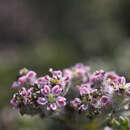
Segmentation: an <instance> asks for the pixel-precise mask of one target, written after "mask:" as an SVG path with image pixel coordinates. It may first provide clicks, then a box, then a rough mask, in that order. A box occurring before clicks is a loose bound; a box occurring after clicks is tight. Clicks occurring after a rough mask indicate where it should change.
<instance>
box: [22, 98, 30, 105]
mask: <svg viewBox="0 0 130 130" xmlns="http://www.w3.org/2000/svg"><path fill="white" fill-rule="evenodd" d="M23 102H24V104H25V105H26V104H29V103H30V99H29V98H27V97H26V98H24V101H23Z"/></svg>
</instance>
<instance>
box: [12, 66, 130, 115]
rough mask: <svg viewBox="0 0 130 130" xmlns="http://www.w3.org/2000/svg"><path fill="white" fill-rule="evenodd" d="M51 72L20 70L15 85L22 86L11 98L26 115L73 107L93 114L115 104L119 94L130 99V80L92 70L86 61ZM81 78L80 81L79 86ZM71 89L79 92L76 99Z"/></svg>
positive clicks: (14, 86) (87, 113) (15, 86)
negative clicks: (39, 73) (86, 64)
mask: <svg viewBox="0 0 130 130" xmlns="http://www.w3.org/2000/svg"><path fill="white" fill-rule="evenodd" d="M49 72H50V75H45V76H43V77H37V74H36V73H35V72H34V71H29V70H27V69H25V68H24V69H22V70H20V72H19V74H20V76H19V78H18V80H17V81H15V82H14V83H13V85H12V87H13V88H17V89H18V92H17V93H15V94H14V95H13V98H12V99H11V104H13V106H14V108H15V109H18V110H20V112H21V113H23V114H36V113H39V114H40V113H46V112H49V111H52V112H53V113H55V112H60V111H62V110H66V112H67V110H68V109H66V108H67V107H69V108H72V109H73V111H78V112H79V113H80V112H81V113H85V114H84V115H85V116H86V117H90V116H94V115H97V114H100V113H102V112H103V111H105V110H106V109H107V108H108V107H109V106H112V105H113V104H114V103H115V102H116V101H115V100H114V97H115V95H117V96H120V97H124V98H128V99H129V98H130V83H126V79H125V77H122V76H119V75H117V74H116V73H114V72H105V71H103V70H97V71H95V72H93V73H90V67H89V66H85V65H83V64H76V65H75V66H74V67H71V68H68V69H64V70H63V72H62V71H60V70H56V71H54V70H53V69H49ZM73 79H75V80H73ZM78 80H80V82H79V83H77V84H76V85H75V83H74V82H75V81H78ZM69 88H73V89H75V90H76V92H77V93H78V94H77V93H76V94H75V97H74V98H73V99H72V98H70V97H68V95H67V94H68V92H70V91H72V90H73V89H69ZM72 93H73V91H72ZM30 112H31V113H30Z"/></svg>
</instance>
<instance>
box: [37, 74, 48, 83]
mask: <svg viewBox="0 0 130 130" xmlns="http://www.w3.org/2000/svg"><path fill="white" fill-rule="evenodd" d="M49 80H50V77H49V76H48V75H46V76H44V77H40V78H38V79H37V83H38V84H40V85H48V84H49Z"/></svg>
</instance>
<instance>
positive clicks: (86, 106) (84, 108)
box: [79, 104, 88, 111]
mask: <svg viewBox="0 0 130 130" xmlns="http://www.w3.org/2000/svg"><path fill="white" fill-rule="evenodd" d="M87 109H88V105H85V104H82V105H81V106H80V108H79V110H81V111H86V110H87Z"/></svg>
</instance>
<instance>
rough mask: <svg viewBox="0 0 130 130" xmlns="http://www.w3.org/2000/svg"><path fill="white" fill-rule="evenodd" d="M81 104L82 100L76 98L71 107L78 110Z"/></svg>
mask: <svg viewBox="0 0 130 130" xmlns="http://www.w3.org/2000/svg"><path fill="white" fill-rule="evenodd" d="M80 104H81V100H80V99H79V98H75V99H74V100H73V101H71V105H72V107H74V108H78V105H80Z"/></svg>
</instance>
